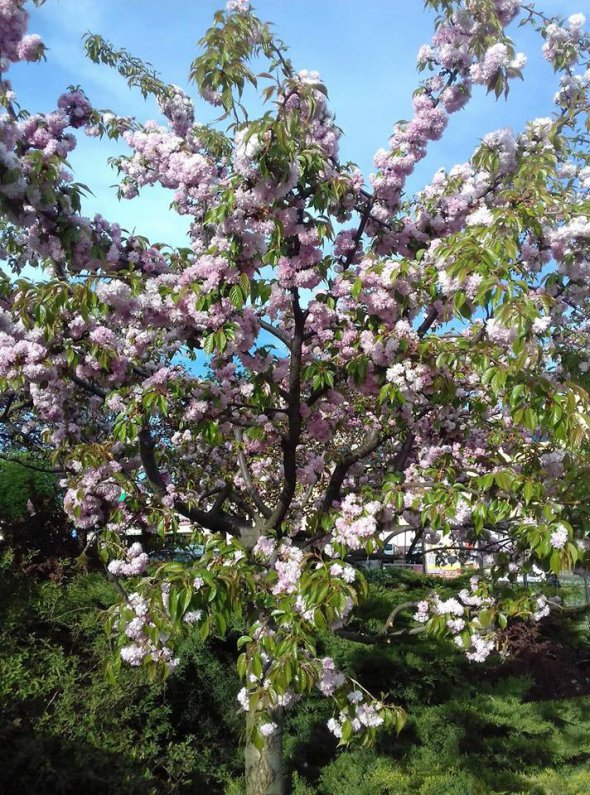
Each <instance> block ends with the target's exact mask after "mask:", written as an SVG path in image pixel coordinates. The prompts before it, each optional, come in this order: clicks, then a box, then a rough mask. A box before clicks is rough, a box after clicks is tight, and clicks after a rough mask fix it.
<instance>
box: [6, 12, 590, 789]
mask: <svg viewBox="0 0 590 795" xmlns="http://www.w3.org/2000/svg"><path fill="white" fill-rule="evenodd" d="M426 5H427V6H430V7H431V8H432V9H434V10H435V11H436V12H437V14H438V16H437V21H436V27H435V31H434V36H433V39H432V42H431V43H430V44H428V45H424V46H423V47H422V48H421V49H420V52H419V54H418V68H419V70H420V71H421V72H422V76H423V78H424V79H423V80H422V82H420V83H419V85H418V87H417V89H416V91H415V93H414V99H413V117H412V118H411V120H410V121H408V122H400V123H397V124H396V125H395V126H394V128H393V133H392V136H391V138H390V140H389V142H388V144H387V147H386V148H384V149H381V150H379V151H378V152H377V153H376V155H375V169H376V171H375V173H374V174H373V175H371V176H370V177H369V178H368V179H365V177H364V176H363V175H362V174H361V173H360V172H359V170H358V169H357V168H356V166H354V164H351V163H343V162H342V161H341V160H340V158H339V153H338V145H339V138H340V135H341V131H340V129H339V128H338V126H337V125H336V122H335V119H334V116H333V114H332V113H331V112H330V109H329V104H328V95H327V90H326V87H325V86H324V84H323V83H322V81H321V78H320V76H319V75H318V74H317V73H315V72H308V71H298V70H297V68H296V67H295V66H294V65H293V64H292V63H291V61H290V60H289V57H288V54H287V50H286V47H285V45H284V44H283V43H282V42H281V41H280V40H278V39H277V38H276V37H275V36H274V34H273V33H272V31H271V28H270V27H269V25H267V24H266V23H264V22H262V21H261V20H260V19H258V18H257V16H256V15H255V12H254V11H253V10H252V9H251V8H250V6H249V4H248V2H246V0H230V2H229V3H228V6H227V8H226V9H225V10H223V11H220V12H218V13H217V14H216V15H215V18H214V21H213V25H212V27H211V28H210V29H209V30H208V31H207V32H206V34H205V36H204V38H203V39H202V41H201V42H200V50H199V54H198V56H197V57H196V59H195V61H194V62H193V63H192V65H191V67H190V77H191V80H192V82H193V83H194V85H195V101H197V100H198V101H204V102H207V103H210V104H212V105H213V106H216V107H217V108H218V109H219V119H218V120H217V122H216V123H215V124H208V125H205V124H201V123H199V121H198V109H197V111H196V112H195V105H194V101H193V98H191V97H189V96H188V95H187V94H186V93H185V92H184V91H182V90H181V89H180V88H178V87H176V86H173V85H166V84H165V83H164V82H162V80H161V79H160V78H159V76H158V74H157V73H156V72H154V71H153V70H152V68H151V67H150V66H148V65H146V64H144V63H143V62H141V61H140V60H139V59H137V58H135V57H134V56H133V55H131V54H130V53H129V52H127V51H126V50H124V49H117V48H116V47H114V46H113V45H111V44H110V43H109V42H107V41H105V40H104V39H102V38H101V37H100V36H99V35H88V37H87V39H86V50H87V54H88V56H89V57H90V58H91V59H92V60H93V61H95V62H100V63H103V64H105V65H107V66H110V67H112V68H114V69H116V70H118V72H119V73H120V74H121V75H122V76H124V77H125V78H126V79H127V81H128V83H129V85H130V86H131V87H134V88H137V89H138V90H140V91H141V92H142V93H143V95H144V96H146V97H148V96H151V97H152V98H153V99H154V100H155V102H156V103H157V106H158V108H159V110H160V112H161V114H162V115H163V117H164V118H165V122H164V123H161V124H160V123H156V122H153V121H148V122H147V123H142V122H140V121H138V120H136V119H134V118H130V117H121V116H118V115H116V114H114V113H112V112H111V111H109V110H101V109H98V108H96V107H94V105H93V104H92V102H91V100H90V99H89V98H88V97H87V96H86V95H85V94H84V92H83V91H82V89H81V88H79V87H70V88H69V89H68V90H67V91H66V92H65V93H64V94H63V95H62V96H60V97H59V98H58V99H57V103H56V104H55V107H54V108H53V109H51V110H49V111H48V112H46V113H44V114H34V115H29V114H28V113H26V112H25V111H24V110H23V109H21V108H20V106H19V105H18V102H17V98H16V95H15V93H14V89H13V87H12V85H11V83H10V82H9V80H8V78H7V77H6V72H7V71H8V70H9V67H10V65H11V63H14V62H17V61H20V60H29V61H31V60H32V61H35V60H42V59H43V58H44V57H45V50H44V45H43V43H42V41H41V40H40V38H39V37H37V36H35V35H30V34H27V24H28V12H27V10H26V8H25V5H24V2H23V1H22V0H1V2H0V56H1V69H2V72H3V77H2V82H1V85H0V102H1V103H2V106H3V109H4V111H3V114H2V116H1V117H0V161H1V180H0V208H1V218H2V221H1V232H0V234H1V241H0V244H1V246H2V258H3V262H4V267H3V277H2V283H1V300H2V310H1V315H0V328H1V331H0V377H1V380H2V386H3V390H4V392H3V397H2V414H1V417H0V419H1V420H2V427H3V429H4V431H5V432H6V433H8V434H12V436H13V438H14V437H16V438H18V439H20V440H21V441H23V443H24V442H25V441H26V440H27V439H28V438H31V439H35V440H36V441H37V442H38V440H40V439H42V440H43V443H44V445H46V446H47V447H48V448H49V449H50V450H51V451H52V464H53V466H55V467H56V468H59V469H61V470H62V471H63V473H64V487H65V488H66V489H67V491H66V496H65V500H64V507H65V510H66V512H67V513H68V514H69V516H70V517H71V518H72V520H73V521H74V522H75V523H76V525H77V526H78V527H79V528H80V529H81V530H83V531H85V532H89V533H90V534H91V537H92V539H93V540H94V543H95V544H96V545H97V547H98V549H99V552H100V554H101V555H102V556H103V559H104V561H105V564H107V565H108V569H109V572H110V574H111V576H113V577H115V578H117V582H118V583H119V589H120V593H121V603H120V604H119V605H118V606H117V607H116V609H115V610H113V611H112V612H111V615H110V617H109V620H108V630H109V632H110V633H111V634H112V636H113V643H114V645H115V647H116V652H115V660H116V662H115V667H116V665H120V664H122V663H123V662H124V663H127V664H130V665H132V666H140V665H143V666H147V667H149V668H150V669H152V670H153V672H154V673H155V674H162V675H167V674H168V673H169V672H170V671H172V670H173V669H174V666H175V664H176V657H175V652H174V645H175V642H176V638H178V637H179V636H180V635H181V634H182V632H183V631H188V630H189V628H192V629H191V631H195V627H198V629H199V631H200V633H201V635H202V637H203V639H206V638H207V637H208V636H210V635H215V634H217V635H222V636H223V635H225V633H226V632H227V631H228V627H229V628H231V629H232V630H237V631H239V632H240V633H241V637H240V639H239V641H238V647H239V650H240V656H239V659H238V670H239V673H240V675H241V676H242V677H243V689H242V690H241V692H240V694H239V704H240V706H241V708H242V709H243V710H244V711H245V713H246V716H247V739H246V745H247V747H246V786H247V791H248V793H279V792H282V791H283V790H282V787H283V785H282V778H281V770H280V768H281V743H280V737H281V716H282V714H283V712H284V710H286V709H288V707H289V706H290V705H291V704H292V703H293V702H295V701H296V700H297V699H299V698H301V697H304V696H305V695H306V694H307V693H309V692H310V691H312V690H314V689H319V691H320V692H321V693H322V694H323V695H324V696H326V697H327V698H329V699H332V701H333V703H334V708H335V712H334V716H333V717H332V719H331V720H330V722H329V727H330V729H331V730H332V732H333V733H334V734H335V735H336V737H338V738H339V740H340V742H341V743H343V744H345V743H348V742H351V741H353V740H354V741H359V742H370V741H371V739H372V738H373V737H374V735H375V732H376V731H377V730H378V728H379V727H383V728H385V729H388V728H389V729H391V728H395V729H397V730H399V729H400V728H401V727H402V725H403V721H404V712H403V709H401V707H399V706H396V705H394V704H390V703H388V701H387V695H386V694H383V695H381V696H379V695H378V694H370V693H368V692H367V691H366V690H365V689H364V688H363V687H362V685H361V684H360V683H358V682H355V681H352V680H351V679H350V678H349V677H347V676H346V675H345V674H344V673H342V672H341V671H339V670H338V669H337V667H336V665H335V663H334V661H333V660H332V659H330V658H328V657H325V656H322V654H321V637H322V636H323V635H324V634H325V633H327V632H342V633H346V623H347V621H348V619H349V617H350V615H351V613H352V611H353V610H354V608H355V606H356V605H357V604H358V603H359V601H360V600H362V598H363V596H364V594H365V592H366V584H365V581H364V578H363V576H362V572H361V571H360V570H359V568H358V567H356V566H354V565H352V564H353V563H354V561H355V560H356V559H358V557H359V556H361V555H365V556H366V554H367V553H377V552H378V551H379V549H380V548H381V546H382V544H383V540H382V539H383V538H385V537H389V538H393V539H395V537H396V534H398V533H399V532H401V531H402V530H403V528H405V527H407V526H408V525H409V526H411V527H412V528H413V529H414V530H415V537H416V541H418V540H419V539H422V538H423V539H425V540H426V541H427V542H429V543H431V544H435V545H436V544H437V543H439V541H440V539H442V538H443V537H444V538H445V539H446V540H445V549H446V550H447V551H448V552H449V554H450V553H451V552H452V554H455V555H459V556H462V557H464V558H467V557H469V556H470V555H472V554H473V551H474V550H477V554H478V555H480V554H483V553H485V554H487V555H492V556H493V565H492V567H491V571H490V572H489V573H488V574H486V575H483V574H482V575H481V576H478V577H474V578H472V581H471V586H470V588H468V589H464V590H462V591H460V592H459V593H458V594H457V597H456V598H453V599H447V600H444V601H443V600H441V599H440V598H438V597H437V596H436V595H435V594H433V596H432V598H431V599H429V600H425V601H424V602H421V603H420V604H419V605H418V606H417V608H415V607H414V606H413V605H407V606H405V609H411V610H412V611H414V617H415V619H416V623H415V627H416V629H415V630H412V631H413V632H414V633H415V634H417V633H418V632H419V631H429V632H434V633H437V634H440V635H445V634H446V635H448V636H449V637H452V638H453V639H454V642H455V643H456V644H457V646H459V647H460V648H461V649H463V650H464V651H465V653H466V654H467V656H468V657H469V658H470V659H472V660H475V661H477V660H483V659H485V658H486V656H487V655H489V654H490V653H491V652H492V651H494V650H495V649H497V648H498V645H499V643H500V641H499V638H501V634H498V630H499V629H502V628H503V627H505V626H506V623H507V621H508V619H509V618H510V617H511V616H517V617H520V618H532V619H537V620H538V619H540V618H542V617H543V616H544V615H546V613H547V612H548V609H549V606H548V603H547V600H546V599H545V598H544V597H535V596H526V597H523V596H521V595H518V593H517V592H516V591H514V592H511V591H510V590H508V591H506V590H505V591H503V592H501V593H499V592H498V591H497V589H496V586H495V583H496V582H497V580H498V579H500V578H501V577H508V578H509V579H511V580H514V579H515V578H516V575H517V573H518V572H519V571H526V570H527V569H529V568H530V567H532V566H533V565H537V566H540V567H542V568H544V569H546V570H548V571H549V570H550V571H553V572H559V571H560V570H562V569H564V568H568V567H572V566H573V565H575V564H577V563H580V562H581V561H582V559H583V558H584V555H586V554H587V553H586V551H585V550H586V546H585V536H586V535H587V532H588V526H589V525H588V507H587V506H588V497H589V496H590V495H589V494H588V483H589V482H590V481H589V479H588V463H587V462H588V456H587V444H588V430H589V429H588V396H587V394H586V391H585V390H584V388H583V386H582V385H581V379H580V377H579V374H580V372H582V373H583V372H585V371H587V370H588V368H589V367H590V347H589V332H590V325H589V320H588V318H589V312H588V309H589V284H590V258H589V248H590V205H589V190H590V155H589V152H588V146H587V144H588V135H589V133H588V130H589V129H590V128H589V121H588V107H589V104H590V103H589V96H588V94H589V88H590V71H589V70H588V50H589V47H590V40H589V38H588V36H587V34H585V33H584V31H583V26H584V18H583V16H582V15H581V14H578V15H574V16H572V17H570V18H569V20H566V21H562V20H558V19H553V18H549V17H547V16H545V15H544V14H543V13H542V12H540V11H537V10H536V9H535V8H534V7H533V6H529V5H526V4H523V3H521V2H520V0H477V2H474V0H427V3H426ZM518 20H520V21H521V23H522V24H525V25H529V26H531V27H532V28H534V29H535V30H536V31H538V33H539V46H542V47H543V52H544V55H545V58H546V59H547V60H548V61H549V62H550V63H551V64H552V65H553V67H554V69H555V73H556V79H555V80H556V92H557V93H556V96H555V108H553V109H551V108H548V109H547V113H548V116H547V117H546V118H540V119H534V120H531V121H530V123H529V124H527V125H526V127H524V128H523V129H522V130H519V131H517V132H516V133H514V132H512V131H511V130H507V129H502V130H497V131H494V132H490V133H489V134H488V135H486V136H485V137H484V139H483V141H482V142H481V144H480V145H479V146H478V147H477V149H476V151H475V152H474V154H473V156H472V157H471V158H470V160H469V161H468V162H466V163H460V164H458V165H456V166H455V167H453V168H452V169H451V170H450V171H448V172H447V171H445V170H439V171H437V172H436V173H435V174H434V177H433V179H432V182H431V183H430V184H429V185H427V186H426V187H424V188H423V189H422V190H421V191H419V192H418V193H416V194H415V195H410V194H409V193H408V192H407V190H406V182H407V179H408V177H409V175H410V174H412V172H413V170H414V168H415V166H416V164H417V163H418V162H419V161H420V160H422V159H423V158H424V157H425V156H426V154H427V150H428V145H429V142H431V141H435V140H438V139H439V138H440V137H441V136H442V135H443V133H444V130H445V127H446V125H447V122H448V118H449V115H450V114H453V113H456V112H458V111H459V110H461V109H462V108H464V107H465V106H466V105H467V104H468V102H469V100H470V97H471V94H472V92H473V91H474V90H477V86H482V87H483V88H484V89H486V90H487V91H488V92H491V93H492V94H495V95H496V97H500V96H501V95H502V94H506V93H507V92H508V89H509V86H510V81H511V80H513V79H515V78H520V77H522V75H523V69H524V68H525V63H526V58H525V56H524V55H523V54H521V53H517V52H515V48H514V45H513V42H512V41H511V39H510V37H509V35H508V32H507V28H508V26H509V25H512V26H513V27H514V26H515V25H516V24H517V21H518ZM247 88H248V91H246V89H247ZM253 89H256V90H257V91H258V94H259V96H260V98H261V100H262V101H263V104H262V105H260V104H257V103H254V108H253V109H252V108H251V107H249V108H247V107H246V96H247V95H248V96H249V95H250V94H251V93H252V90H253ZM491 101H492V100H490V102H491ZM261 108H262V109H261ZM549 114H550V115H549ZM76 131H78V132H84V133H85V134H87V135H90V136H108V137H110V138H112V139H121V140H122V146H123V143H124V144H125V145H126V147H127V148H126V150H125V154H122V155H121V157H120V158H118V159H117V160H116V161H115V162H114V165H115V167H116V169H117V170H118V173H119V176H120V187H119V195H120V197H121V198H122V199H125V200H131V199H135V198H136V197H138V196H140V194H141V192H142V190H143V189H144V188H145V187H146V186H150V185H159V186H161V187H163V188H167V189H169V190H170V191H171V192H172V193H171V198H172V204H171V210H170V211H171V212H175V213H178V214H180V215H181V216H183V217H184V218H185V219H186V226H187V230H188V234H189V237H190V246H189V247H186V248H183V247H178V246H165V245H163V244H156V243H154V242H150V241H149V240H147V239H145V238H142V237H139V236H137V235H133V234H129V233H127V232H126V231H125V230H124V229H122V228H121V227H120V226H119V225H118V224H117V223H116V222H115V221H111V220H107V219H105V218H103V217H101V216H96V217H94V218H88V217H86V216H85V215H84V214H83V211H82V205H83V197H84V191H85V188H84V186H82V185H80V184H79V183H76V182H75V181H73V175H72V174H71V171H70V168H69V166H68V163H67V156H68V154H69V152H71V151H72V149H73V148H74V147H75V145H76ZM139 200H140V199H139ZM25 265H27V266H32V267H34V268H35V269H36V274H37V275H36V277H35V278H33V279H31V278H24V277H23V276H22V271H23V267H24V266H25ZM572 373H573V374H574V375H575V377H573V378H572V377H571V374H572ZM180 521H185V522H188V523H190V525H191V527H192V528H193V529H194V538H195V540H196V541H198V542H199V543H202V544H203V545H204V554H203V556H202V557H201V558H200V559H199V560H196V561H195V562H193V563H181V562H169V563H162V564H158V565H151V564H150V562H149V558H148V555H147V554H146V552H145V551H144V550H143V548H142V546H141V545H140V544H139V543H137V542H135V543H132V544H130V543H128V540H127V539H128V538H129V536H130V534H131V533H132V532H136V533H137V532H141V533H143V534H146V533H150V534H160V535H166V534H170V533H174V532H175V531H176V530H177V528H178V525H179V522H180ZM441 554H443V553H442V552H441ZM396 618H397V614H392V616H390V619H389V620H388V621H387V623H386V625H385V626H384V628H383V630H382V632H381V633H380V634H379V635H378V636H375V637H374V638H372V639H369V640H371V641H373V642H376V643H378V642H383V641H389V642H391V640H392V638H394V636H395V632H396V631H397V630H396V626H395V620H396ZM364 640H365V641H366V640H367V639H366V638H365V639H364ZM417 642H419V641H418V640H417Z"/></svg>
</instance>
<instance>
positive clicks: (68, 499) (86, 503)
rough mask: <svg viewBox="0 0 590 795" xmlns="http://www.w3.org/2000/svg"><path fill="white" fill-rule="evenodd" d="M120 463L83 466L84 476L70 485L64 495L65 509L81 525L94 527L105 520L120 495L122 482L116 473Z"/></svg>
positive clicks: (119, 469) (119, 468)
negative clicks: (118, 480)
mask: <svg viewBox="0 0 590 795" xmlns="http://www.w3.org/2000/svg"><path fill="white" fill-rule="evenodd" d="M120 471H121V464H119V463H118V462H116V461H111V462H109V463H107V464H103V465H102V466H99V467H95V468H87V469H86V470H84V472H83V474H82V477H81V478H79V479H78V480H77V481H76V482H75V483H72V484H70V485H69V488H68V489H67V491H66V494H65V497H64V510H65V511H66V513H67V514H68V516H70V517H71V518H72V520H73V521H74V522H75V523H76V525H77V526H78V527H82V528H93V527H96V526H100V525H102V524H104V522H105V519H107V518H108V517H109V515H110V512H111V510H112V508H113V506H114V505H117V504H118V502H119V498H120V496H121V486H120V485H119V484H118V483H117V481H116V480H115V479H114V477H113V475H115V474H116V473H118V472H120Z"/></svg>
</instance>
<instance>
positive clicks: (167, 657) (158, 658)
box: [120, 593, 180, 671]
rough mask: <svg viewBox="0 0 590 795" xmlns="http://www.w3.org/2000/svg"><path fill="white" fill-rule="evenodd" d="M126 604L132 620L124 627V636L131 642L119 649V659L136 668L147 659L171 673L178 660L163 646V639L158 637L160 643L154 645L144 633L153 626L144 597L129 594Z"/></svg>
mask: <svg viewBox="0 0 590 795" xmlns="http://www.w3.org/2000/svg"><path fill="white" fill-rule="evenodd" d="M127 604H128V606H129V608H131V611H132V614H133V618H132V619H130V620H129V621H128V623H127V625H126V627H125V635H126V636H127V638H129V640H130V641H132V642H131V643H129V644H127V645H126V646H123V647H122V648H121V650H120V655H121V659H122V660H123V661H124V662H126V663H127V664H128V665H131V666H134V667H137V666H139V665H141V664H142V663H143V661H144V659H145V658H146V657H149V658H150V659H151V660H152V661H153V662H163V663H165V665H166V667H167V668H168V670H169V671H173V670H174V669H175V668H176V667H177V666H178V663H179V662H180V660H179V659H178V657H175V656H174V653H173V652H172V650H171V649H170V648H169V647H168V646H166V645H165V638H164V637H162V636H161V635H160V642H159V643H154V642H153V641H152V640H150V638H149V637H148V634H147V632H146V629H147V628H148V627H149V628H150V629H154V628H155V624H154V622H153V620H152V617H151V615H150V608H149V604H148V602H147V600H146V599H145V597H143V596H142V595H141V594H139V593H131V594H129V596H128V597H127Z"/></svg>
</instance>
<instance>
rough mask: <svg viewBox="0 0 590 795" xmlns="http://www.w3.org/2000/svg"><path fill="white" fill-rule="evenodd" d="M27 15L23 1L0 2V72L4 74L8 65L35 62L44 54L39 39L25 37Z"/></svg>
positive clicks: (4, 0) (9, 0) (32, 36)
mask: <svg viewBox="0 0 590 795" xmlns="http://www.w3.org/2000/svg"><path fill="white" fill-rule="evenodd" d="M28 22H29V15H28V13H27V12H26V11H25V9H24V0H2V2H1V3H0V71H2V72H6V71H8V68H9V66H10V63H11V62H12V63H15V62H16V61H37V60H38V59H39V58H40V57H41V55H42V54H43V52H44V49H45V47H44V45H43V42H42V41H41V38H40V37H39V36H37V35H36V34H31V35H26V31H27V26H28Z"/></svg>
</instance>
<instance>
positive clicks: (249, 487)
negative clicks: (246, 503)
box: [234, 428, 272, 519]
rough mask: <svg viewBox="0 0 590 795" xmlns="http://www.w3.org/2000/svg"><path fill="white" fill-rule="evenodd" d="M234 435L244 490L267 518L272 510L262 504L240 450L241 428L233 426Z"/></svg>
mask: <svg viewBox="0 0 590 795" xmlns="http://www.w3.org/2000/svg"><path fill="white" fill-rule="evenodd" d="M234 435H235V437H236V442H237V443H238V445H239V447H238V465H239V467H240V474H241V476H242V480H243V481H244V483H245V484H246V491H247V492H248V494H249V495H250V497H251V498H252V502H253V503H254V505H255V506H256V508H257V509H258V510H259V511H260V513H261V514H262V516H264V518H265V519H269V518H270V515H271V513H272V511H271V510H270V508H268V507H267V506H266V505H265V504H264V502H263V500H262V497H261V496H260V494H259V492H258V490H257V489H256V487H255V486H254V483H253V481H252V476H251V475H250V470H249V469H248V462H247V461H246V455H245V453H244V451H243V450H242V441H243V435H242V429H241V428H235V430H234Z"/></svg>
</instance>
